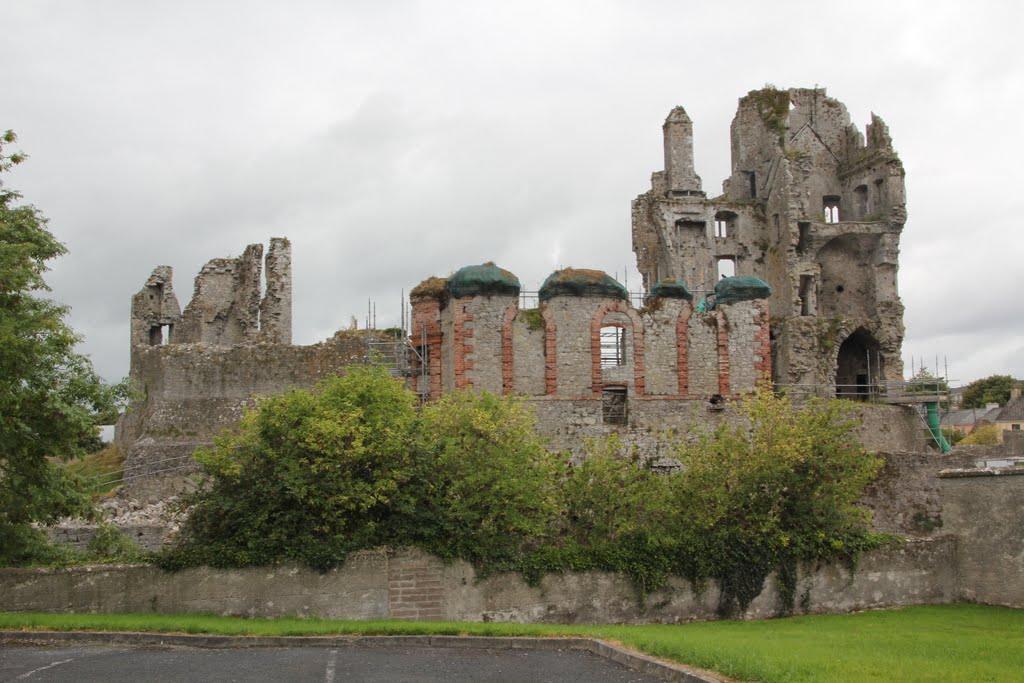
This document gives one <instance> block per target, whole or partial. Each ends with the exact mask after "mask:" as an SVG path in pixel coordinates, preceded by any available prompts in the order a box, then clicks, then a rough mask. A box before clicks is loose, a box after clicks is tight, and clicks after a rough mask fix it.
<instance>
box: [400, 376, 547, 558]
mask: <svg viewBox="0 0 1024 683" xmlns="http://www.w3.org/2000/svg"><path fill="white" fill-rule="evenodd" d="M422 420H423V423H422V434H423V457H424V458H425V466H426V471H425V472H424V481H425V482H427V487H426V488H425V490H423V491H422V492H421V494H420V496H419V500H420V505H421V506H423V507H424V508H427V509H430V510H432V511H433V514H432V515H431V517H432V518H433V519H432V522H431V523H430V524H429V526H427V527H424V529H425V530H429V534H430V536H431V537H429V538H427V539H424V540H425V541H426V542H427V545H428V546H429V547H431V549H433V550H435V551H436V552H439V553H440V554H441V555H443V556H446V557H461V558H463V559H467V560H470V561H472V562H474V563H475V564H477V565H478V566H480V567H482V568H484V569H485V570H486V569H502V568H512V569H514V568H518V566H519V563H520V562H521V558H522V553H523V552H524V551H525V550H528V549H529V548H531V547H536V546H538V545H540V544H541V543H542V542H544V541H545V540H546V539H547V538H548V536H549V535H550V533H551V530H552V529H553V528H554V526H555V522H556V519H557V515H558V512H559V491H558V485H559V481H560V479H561V477H562V473H563V471H564V469H563V466H562V463H561V461H560V459H559V458H558V457H556V456H555V455H553V454H551V453H549V452H548V451H547V450H546V449H545V448H544V443H543V441H542V440H541V439H540V437H538V436H537V432H536V428H535V427H536V425H535V419H534V416H533V414H532V413H531V412H530V411H528V410H526V409H525V407H524V406H523V404H522V403H521V401H520V400H518V399H515V398H512V397H500V396H495V395H494V394H490V393H487V392H483V393H479V394H477V393H473V392H454V393H450V394H447V395H446V396H444V397H443V398H441V399H440V400H438V401H435V402H433V403H431V404H429V405H427V406H426V407H424V409H423V416H422Z"/></svg>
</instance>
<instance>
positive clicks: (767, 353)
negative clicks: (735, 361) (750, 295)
mask: <svg viewBox="0 0 1024 683" xmlns="http://www.w3.org/2000/svg"><path fill="white" fill-rule="evenodd" d="M757 309H758V315H757V318H756V321H757V323H758V325H759V327H758V330H757V332H756V333H755V334H754V341H756V342H757V354H758V355H759V356H761V360H759V361H758V362H757V363H756V364H755V365H754V369H755V370H757V372H758V374H759V375H760V376H761V377H763V378H765V379H767V380H771V378H772V337H771V323H770V319H769V316H768V302H767V301H764V300H759V301H758V302H757Z"/></svg>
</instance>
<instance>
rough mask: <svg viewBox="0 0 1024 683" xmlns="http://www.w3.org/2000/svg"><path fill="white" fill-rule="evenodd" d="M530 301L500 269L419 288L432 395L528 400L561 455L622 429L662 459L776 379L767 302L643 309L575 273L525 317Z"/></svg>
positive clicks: (596, 277) (594, 277)
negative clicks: (673, 442)
mask: <svg viewBox="0 0 1024 683" xmlns="http://www.w3.org/2000/svg"><path fill="white" fill-rule="evenodd" d="M565 283H568V285H566V284H565ZM519 291H520V288H519V281H518V279H517V278H516V277H515V276H514V275H513V274H512V273H509V272H508V271H505V270H502V269H500V268H498V267H497V266H495V265H493V264H484V265H481V266H467V267H466V268H463V269H461V270H459V271H458V272H457V273H455V274H454V275H453V276H452V277H451V278H449V279H448V280H444V279H441V278H430V279H428V280H426V281H424V282H423V283H421V284H420V285H418V286H417V287H415V288H414V289H413V290H412V293H411V300H412V321H413V328H412V330H411V334H412V339H413V340H414V343H417V342H416V340H419V343H420V345H421V347H422V348H420V350H419V356H420V357H421V358H423V359H424V360H423V362H422V363H420V364H418V367H416V368H414V371H413V382H414V385H415V388H416V390H417V391H418V392H419V393H420V394H421V395H423V396H424V397H426V398H437V397H439V396H440V395H441V394H442V393H445V392H448V391H452V390H455V389H464V388H473V389H476V390H486V391H490V392H492V393H496V394H502V393H503V394H519V395H523V396H527V397H529V398H530V400H531V402H532V404H533V406H534V408H535V410H536V413H537V416H538V423H539V430H540V431H541V433H542V435H544V436H546V437H548V438H549V439H550V441H551V446H552V447H553V448H556V449H558V450H571V451H573V452H574V453H575V454H576V455H579V454H580V453H581V452H582V448H583V445H584V440H585V439H586V438H587V437H601V436H603V435H605V434H607V433H609V431H616V432H617V433H619V435H620V437H622V438H623V440H624V441H625V442H627V443H628V444H631V445H636V446H637V447H638V448H640V449H641V451H642V452H644V453H645V454H647V455H651V456H658V455H660V454H659V453H658V448H659V447H660V444H659V439H658V437H659V436H660V435H661V434H662V433H663V432H664V431H665V430H668V429H684V428H686V427H688V426H690V427H692V426H693V425H694V424H697V423H699V422H706V421H708V420H709V419H710V420H715V419H718V413H719V412H720V411H719V410H718V409H717V406H715V407H714V408H715V409H714V410H713V411H712V412H711V415H710V417H709V410H708V406H709V403H708V402H709V399H712V398H713V397H715V398H716V400H717V397H719V396H720V395H724V396H732V395H736V394H741V393H744V392H749V391H752V390H753V389H754V387H755V385H756V383H757V381H758V380H760V379H761V378H763V377H765V376H766V375H767V374H768V373H769V372H770V367H771V358H770V351H769V346H768V336H769V328H768V324H769V320H768V307H767V303H766V302H765V301H764V300H761V299H757V300H751V301H741V302H738V303H735V304H730V305H722V306H719V307H718V308H716V309H715V310H713V311H710V312H707V313H698V312H695V311H694V307H693V304H692V302H691V301H690V300H689V298H687V297H688V295H689V293H688V292H685V289H677V290H675V291H674V292H671V291H670V292H667V293H660V294H658V295H652V296H651V297H649V298H648V302H647V305H646V306H645V307H644V308H643V309H640V310H637V309H635V308H633V306H632V305H630V303H629V301H628V294H627V293H626V291H625V289H624V288H623V287H622V285H620V284H618V283H617V282H615V281H614V280H613V279H612V278H610V277H608V275H607V274H605V273H603V272H600V271H576V270H571V269H566V270H563V271H558V272H556V273H555V274H554V275H552V277H551V278H549V280H548V282H547V283H545V286H544V287H542V288H541V291H540V300H541V304H540V308H539V309H532V310H520V308H519ZM423 363H425V367H424V365H423Z"/></svg>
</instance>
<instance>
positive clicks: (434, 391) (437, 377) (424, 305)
mask: <svg viewBox="0 0 1024 683" xmlns="http://www.w3.org/2000/svg"><path fill="white" fill-rule="evenodd" d="M424 331H426V335H424ZM409 336H410V339H411V341H412V345H413V346H417V347H418V346H420V345H421V344H423V343H424V341H426V346H427V349H428V351H427V365H428V367H427V377H428V384H429V386H427V387H421V386H419V382H420V376H419V374H418V373H417V375H415V376H414V382H415V383H416V390H417V391H419V392H421V393H426V394H427V397H428V398H430V399H437V398H440V397H441V302H440V301H438V300H437V299H435V298H432V297H421V298H416V299H413V300H412V329H411V330H409ZM424 336H425V337H426V339H425V340H424ZM421 367H422V366H420V361H419V360H418V359H417V360H416V362H415V365H414V370H417V371H419V370H420V369H421ZM424 389H426V390H427V391H426V392H423V390H424Z"/></svg>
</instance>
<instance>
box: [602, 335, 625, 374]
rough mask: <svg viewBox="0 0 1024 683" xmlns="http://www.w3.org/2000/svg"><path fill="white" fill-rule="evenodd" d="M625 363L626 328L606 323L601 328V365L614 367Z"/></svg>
mask: <svg viewBox="0 0 1024 683" xmlns="http://www.w3.org/2000/svg"><path fill="white" fill-rule="evenodd" d="M625 363H626V328H625V327H621V326H619V325H608V326H605V327H602V328H601V367H602V368H614V367H617V366H619V365H625Z"/></svg>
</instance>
